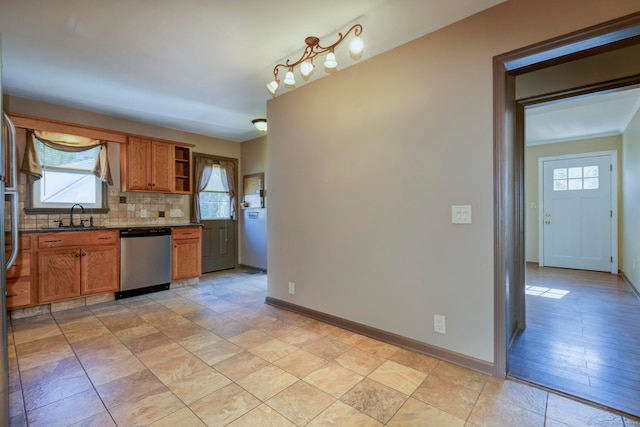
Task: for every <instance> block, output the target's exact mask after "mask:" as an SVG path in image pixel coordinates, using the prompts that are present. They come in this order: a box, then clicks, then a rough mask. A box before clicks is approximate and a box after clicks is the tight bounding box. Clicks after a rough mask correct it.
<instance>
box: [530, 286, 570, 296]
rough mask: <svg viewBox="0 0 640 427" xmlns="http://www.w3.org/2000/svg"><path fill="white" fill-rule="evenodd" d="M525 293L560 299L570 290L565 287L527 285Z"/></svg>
mask: <svg viewBox="0 0 640 427" xmlns="http://www.w3.org/2000/svg"><path fill="white" fill-rule="evenodd" d="M524 289H525V290H524V293H525V294H527V295H533V296H537V297H545V298H553V299H560V298H563V297H564V296H565V295H568V294H569V291H565V290H563V289H554V288H545V287H543V286H525V288H524Z"/></svg>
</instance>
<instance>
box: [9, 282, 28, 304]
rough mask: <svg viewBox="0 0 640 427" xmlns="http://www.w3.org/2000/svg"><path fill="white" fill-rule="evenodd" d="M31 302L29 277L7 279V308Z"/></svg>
mask: <svg viewBox="0 0 640 427" xmlns="http://www.w3.org/2000/svg"><path fill="white" fill-rule="evenodd" d="M29 304H31V280H30V279H29V278H19V279H9V280H7V308H14V307H22V306H25V305H29Z"/></svg>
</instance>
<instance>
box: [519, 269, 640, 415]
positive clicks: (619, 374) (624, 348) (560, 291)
mask: <svg viewBox="0 0 640 427" xmlns="http://www.w3.org/2000/svg"><path fill="white" fill-rule="evenodd" d="M526 286H527V297H526V315H527V328H526V330H525V331H524V332H523V333H522V334H521V335H519V336H518V337H517V338H516V340H515V342H514V344H513V346H512V348H511V350H510V352H509V357H508V371H509V372H508V374H509V376H511V377H515V378H519V379H522V380H525V381H529V382H532V383H536V384H539V385H541V386H544V387H548V388H550V389H554V390H557V391H560V392H563V393H567V394H570V395H573V396H576V397H580V398H584V399H587V400H590V401H592V402H595V403H598V404H602V405H605V406H608V407H610V408H613V409H616V410H619V411H623V412H625V413H628V414H632V415H635V416H640V299H638V297H637V296H636V295H635V294H634V293H633V292H632V291H631V289H629V287H628V286H627V284H626V283H625V282H624V280H623V279H622V277H620V276H616V275H612V274H608V273H599V272H592V271H579V270H567V269H561V268H551V267H542V268H541V267H538V266H537V265H531V264H529V265H527V280H526Z"/></svg>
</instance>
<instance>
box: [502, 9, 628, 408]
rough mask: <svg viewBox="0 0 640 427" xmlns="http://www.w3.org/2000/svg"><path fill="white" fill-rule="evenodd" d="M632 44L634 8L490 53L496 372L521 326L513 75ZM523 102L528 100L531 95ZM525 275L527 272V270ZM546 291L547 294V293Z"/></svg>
mask: <svg viewBox="0 0 640 427" xmlns="http://www.w3.org/2000/svg"><path fill="white" fill-rule="evenodd" d="M638 44H640V13H638V14H633V15H630V16H627V17H624V18H621V19H617V20H614V21H610V22H607V23H604V24H601V25H598V26H595V27H591V28H588V29H585V30H583V31H578V32H576V33H573V34H570V35H567V36H565V37H559V38H557V39H554V40H551V41H547V42H544V43H540V44H537V45H535V46H529V47H526V48H523V49H519V50H516V51H513V52H510V53H507V54H504V55H500V56H498V57H495V58H494V167H495V174H494V175H495V177H494V182H495V190H494V209H495V214H494V230H495V231H494V233H495V235H494V250H495V257H494V263H495V264H494V272H495V292H494V297H495V300H494V305H495V307H496V308H497V309H496V317H495V349H494V366H495V375H496V376H499V377H506V375H507V373H508V365H509V363H508V362H509V360H508V358H507V354H508V348H509V346H510V345H512V344H513V343H514V342H515V339H516V337H517V336H518V333H519V332H520V331H521V330H524V329H525V328H526V326H527V323H526V322H527V316H526V311H525V307H526V302H525V299H526V296H527V295H526V288H525V277H526V275H527V269H528V266H527V264H526V262H525V260H526V258H525V247H526V239H525V217H526V213H527V210H526V206H527V205H526V199H525V185H524V184H525V182H524V181H525V180H524V170H525V165H524V151H525V147H524V130H525V129H524V106H523V105H522V104H521V103H519V102H518V101H517V99H518V96H517V86H516V76H518V75H521V74H524V73H527V72H530V71H534V70H542V69H546V68H549V67H552V66H554V65H558V64H564V63H567V62H570V61H573V60H575V59H578V58H586V57H590V56H594V55H596V54H601V53H605V52H611V51H614V50H616V49H620V48H623V47H628V46H635V45H638ZM638 83H640V76H638V75H632V76H631V77H628V76H627V77H621V78H615V79H613V80H610V81H606V82H597V83H590V84H582V85H580V84H576V85H575V87H572V88H566V87H564V88H561V89H562V90H558V91H557V92H556V93H555V95H554V96H556V97H557V99H560V98H565V97H569V96H579V95H585V94H588V93H595V92H599V91H613V90H619V89H620V88H623V87H628V86H632V85H637V84H638ZM529 101H530V102H534V100H533V99H529ZM599 274H601V273H599ZM604 274H608V273H604ZM530 275H531V276H533V273H530ZM609 275H610V274H609ZM616 277H617V276H616ZM625 286H626V284H625ZM541 287H542V286H541ZM550 289H553V287H550ZM551 294H553V293H549V294H548V295H551ZM532 311H533V310H532ZM636 358H637V356H636ZM581 397H582V398H585V399H587V400H592V401H595V400H594V398H593V397H592V396H586V395H583V396H581ZM605 404H606V403H605Z"/></svg>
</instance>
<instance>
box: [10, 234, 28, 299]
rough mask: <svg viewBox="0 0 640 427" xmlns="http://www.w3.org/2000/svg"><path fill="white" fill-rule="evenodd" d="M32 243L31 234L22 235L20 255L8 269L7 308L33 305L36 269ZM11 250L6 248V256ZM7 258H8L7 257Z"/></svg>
mask: <svg viewBox="0 0 640 427" xmlns="http://www.w3.org/2000/svg"><path fill="white" fill-rule="evenodd" d="M32 248H33V246H32V244H31V235H24V234H23V235H21V236H20V241H19V249H20V252H18V257H17V258H16V261H15V262H14V264H13V265H12V266H11V268H9V269H8V270H7V308H8V309H12V308H18V307H27V306H29V305H31V303H32V301H31V297H32V292H31V283H32V276H33V274H32V273H33V271H34V269H33V268H32V262H31V260H32V257H33V253H32V252H33V251H32ZM9 252H10V251H9V250H8V249H7V250H5V257H8V256H9ZM5 259H6V258H5Z"/></svg>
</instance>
